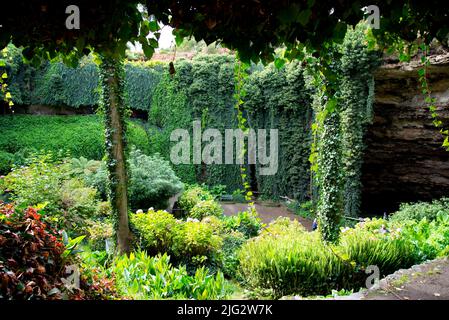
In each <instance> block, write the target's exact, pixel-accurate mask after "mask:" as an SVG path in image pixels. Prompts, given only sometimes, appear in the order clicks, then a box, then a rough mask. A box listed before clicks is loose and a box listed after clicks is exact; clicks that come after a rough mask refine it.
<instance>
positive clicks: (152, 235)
mask: <svg viewBox="0 0 449 320" xmlns="http://www.w3.org/2000/svg"><path fill="white" fill-rule="evenodd" d="M130 220H131V224H132V227H133V228H134V230H135V231H136V233H137V235H138V238H139V241H140V246H141V247H142V248H145V249H146V250H147V251H148V252H149V253H151V254H157V253H168V254H170V255H172V258H174V259H175V261H177V262H181V261H182V262H184V263H193V264H202V263H204V262H207V263H211V262H212V261H213V260H217V259H218V258H219V257H218V255H219V252H220V250H221V246H222V240H221V238H220V236H219V235H218V232H217V230H216V229H215V226H217V225H218V224H217V221H215V222H211V221H210V220H207V219H205V220H203V221H199V220H196V219H194V220H191V219H189V220H188V221H182V220H176V219H175V218H174V217H173V215H171V214H170V213H168V212H166V211H162V210H160V211H154V210H149V211H148V212H147V213H137V214H132V215H131V216H130Z"/></svg>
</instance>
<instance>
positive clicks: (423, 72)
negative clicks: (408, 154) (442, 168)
mask: <svg viewBox="0 0 449 320" xmlns="http://www.w3.org/2000/svg"><path fill="white" fill-rule="evenodd" d="M420 49H421V52H422V56H421V63H422V68H420V69H419V70H418V75H419V83H420V85H421V92H422V94H423V95H424V97H425V98H424V102H425V103H426V104H427V109H428V110H429V112H430V115H431V117H432V123H433V125H434V126H435V127H436V128H437V129H439V131H440V133H441V135H442V136H443V138H444V140H443V144H442V146H443V148H445V149H446V151H449V129H447V128H445V127H444V126H443V121H442V120H441V118H440V116H439V114H438V110H437V106H436V102H437V101H436V99H435V98H434V97H432V91H431V89H430V86H429V82H428V78H429V66H430V60H429V46H428V45H427V44H426V43H422V44H421V45H420Z"/></svg>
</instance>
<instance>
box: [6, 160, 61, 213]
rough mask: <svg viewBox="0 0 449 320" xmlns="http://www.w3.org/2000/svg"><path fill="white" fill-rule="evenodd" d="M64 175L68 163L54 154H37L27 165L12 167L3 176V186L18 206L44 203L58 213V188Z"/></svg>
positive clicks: (49, 210) (48, 209)
mask: <svg viewBox="0 0 449 320" xmlns="http://www.w3.org/2000/svg"><path fill="white" fill-rule="evenodd" d="M67 176H68V170H67V166H66V165H64V164H63V163H62V162H61V161H59V160H57V159H55V156H54V155H52V154H51V153H48V154H43V155H36V156H34V157H33V158H31V159H30V164H29V165H28V166H25V167H19V168H14V169H13V171H11V172H10V173H9V174H8V175H7V176H6V177H5V179H4V185H3V187H4V188H6V189H8V190H10V191H11V192H12V199H13V200H14V201H15V202H16V204H17V206H35V207H36V206H39V205H40V206H42V205H43V204H46V205H45V209H46V212H47V213H54V214H60V213H61V212H60V211H61V210H60V206H61V194H60V191H61V187H62V184H63V182H64V179H65V178H66V177H67Z"/></svg>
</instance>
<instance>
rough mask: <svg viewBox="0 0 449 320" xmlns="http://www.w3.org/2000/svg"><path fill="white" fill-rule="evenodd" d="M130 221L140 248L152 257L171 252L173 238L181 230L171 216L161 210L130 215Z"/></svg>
mask: <svg viewBox="0 0 449 320" xmlns="http://www.w3.org/2000/svg"><path fill="white" fill-rule="evenodd" d="M130 221H131V225H132V227H133V228H134V229H135V230H136V232H137V234H138V236H139V244H140V246H141V247H142V248H145V249H146V250H148V252H149V253H150V254H153V255H154V254H157V253H166V252H171V251H172V246H173V237H174V236H175V235H176V234H177V233H179V232H180V231H179V230H180V229H181V227H180V224H179V223H178V222H177V221H176V219H175V218H174V217H173V215H171V214H170V213H168V212H166V211H162V210H160V211H154V210H149V211H148V212H147V213H136V214H131V215H130Z"/></svg>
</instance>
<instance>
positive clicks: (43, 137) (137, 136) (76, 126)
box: [0, 115, 149, 160]
mask: <svg viewBox="0 0 449 320" xmlns="http://www.w3.org/2000/svg"><path fill="white" fill-rule="evenodd" d="M0 128H2V138H1V139H0V151H4V152H8V153H11V154H16V153H17V152H21V151H22V150H29V151H30V150H31V151H39V150H45V151H51V152H52V153H53V154H57V153H58V152H59V151H60V150H64V151H67V152H68V153H70V155H71V156H72V157H75V158H79V157H85V158H87V159H95V160H100V159H102V158H103V156H104V154H105V153H104V125H103V120H102V119H101V117H99V116H96V115H89V116H38V115H14V116H4V117H0ZM127 138H128V141H129V144H130V145H134V146H136V147H137V148H139V149H140V150H142V151H143V152H148V151H149V140H148V136H147V134H146V132H145V130H144V129H143V128H142V127H140V126H139V125H137V124H135V123H133V122H129V123H128V132H127Z"/></svg>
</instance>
